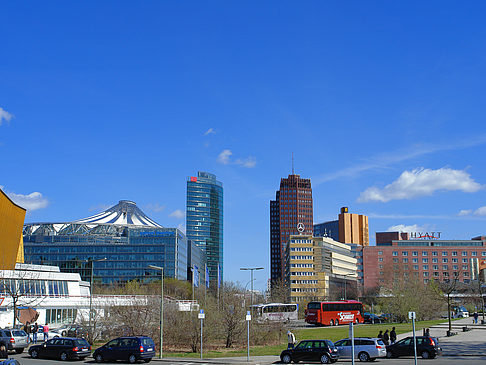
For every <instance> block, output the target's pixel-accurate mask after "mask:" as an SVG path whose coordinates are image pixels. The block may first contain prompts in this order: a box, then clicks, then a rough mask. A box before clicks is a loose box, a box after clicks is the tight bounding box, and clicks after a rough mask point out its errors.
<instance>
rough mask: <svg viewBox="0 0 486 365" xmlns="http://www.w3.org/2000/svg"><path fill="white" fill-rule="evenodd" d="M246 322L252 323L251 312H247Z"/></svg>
mask: <svg viewBox="0 0 486 365" xmlns="http://www.w3.org/2000/svg"><path fill="white" fill-rule="evenodd" d="M246 320H247V321H251V313H250V311H248V312H246Z"/></svg>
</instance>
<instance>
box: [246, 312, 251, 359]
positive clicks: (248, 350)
mask: <svg viewBox="0 0 486 365" xmlns="http://www.w3.org/2000/svg"><path fill="white" fill-rule="evenodd" d="M250 321H251V312H250V311H247V312H246V361H248V362H249V361H250Z"/></svg>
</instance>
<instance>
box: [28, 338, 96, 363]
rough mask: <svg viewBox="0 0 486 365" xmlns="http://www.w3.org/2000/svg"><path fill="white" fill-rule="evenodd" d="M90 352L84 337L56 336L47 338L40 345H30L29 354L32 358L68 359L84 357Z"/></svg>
mask: <svg viewBox="0 0 486 365" xmlns="http://www.w3.org/2000/svg"><path fill="white" fill-rule="evenodd" d="M90 354H91V346H90V345H89V343H88V341H86V340H85V339H84V338H70V337H65V338H63V337H58V338H53V339H51V340H47V341H46V342H45V343H43V344H42V345H32V346H30V348H29V355H30V356H31V357H32V358H33V359H36V358H39V357H46V358H51V359H60V360H70V359H81V360H82V359H84V358H85V357H88V356H89V355H90Z"/></svg>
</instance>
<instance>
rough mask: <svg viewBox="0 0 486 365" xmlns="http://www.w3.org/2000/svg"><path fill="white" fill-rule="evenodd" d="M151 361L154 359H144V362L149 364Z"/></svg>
mask: <svg viewBox="0 0 486 365" xmlns="http://www.w3.org/2000/svg"><path fill="white" fill-rule="evenodd" d="M150 360H152V359H143V362H145V363H149V362H150Z"/></svg>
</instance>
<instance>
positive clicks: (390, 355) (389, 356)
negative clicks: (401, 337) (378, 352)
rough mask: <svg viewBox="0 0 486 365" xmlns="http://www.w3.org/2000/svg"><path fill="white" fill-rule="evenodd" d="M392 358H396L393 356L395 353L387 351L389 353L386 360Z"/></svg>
mask: <svg viewBox="0 0 486 365" xmlns="http://www.w3.org/2000/svg"><path fill="white" fill-rule="evenodd" d="M392 357H394V356H393V353H392V352H391V351H387V352H386V358H387V359H391V358H392Z"/></svg>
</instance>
